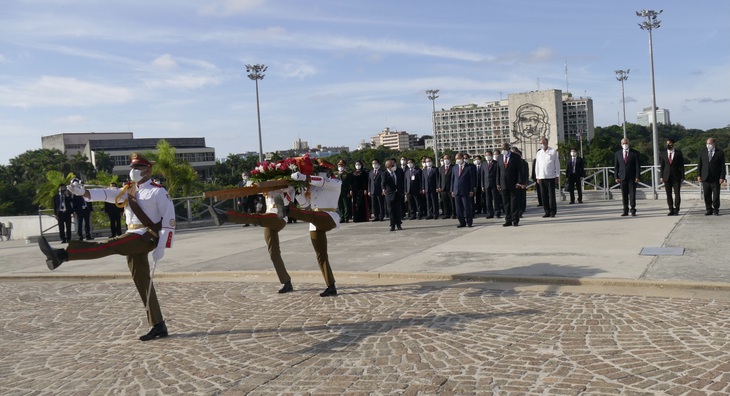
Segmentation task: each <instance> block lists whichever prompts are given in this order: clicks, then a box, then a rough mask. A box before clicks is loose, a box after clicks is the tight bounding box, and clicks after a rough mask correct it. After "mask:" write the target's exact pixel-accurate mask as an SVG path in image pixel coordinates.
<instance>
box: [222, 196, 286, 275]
mask: <svg viewBox="0 0 730 396" xmlns="http://www.w3.org/2000/svg"><path fill="white" fill-rule="evenodd" d="M226 213H227V214H228V221H230V222H231V223H236V224H255V225H258V226H261V227H263V229H264V241H266V247H267V248H268V249H269V257H270V258H271V263H272V264H274V270H275V271H276V276H277V277H278V278H279V282H281V283H282V284H284V283H286V282H289V281H291V276H289V273H288V272H287V271H286V266H285V265H284V259H282V258H281V248H280V246H279V231H281V230H283V229H284V227H286V221H284V219H280V218H279V217H278V216H277V215H276V214H275V213H266V214H249V213H240V212H236V211H233V210H229V211H227V212H226Z"/></svg>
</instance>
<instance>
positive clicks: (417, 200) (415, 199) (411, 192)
mask: <svg viewBox="0 0 730 396" xmlns="http://www.w3.org/2000/svg"><path fill="white" fill-rule="evenodd" d="M404 179H405V180H404V186H403V188H404V191H405V194H406V204H407V205H408V217H407V218H408V220H415V219H418V220H421V210H422V208H421V198H422V197H423V195H421V190H422V188H421V180H422V179H423V175H422V174H421V170H420V169H418V167H416V164H415V162H414V161H413V160H412V159H409V160H408V162H406V171H405V173H404Z"/></svg>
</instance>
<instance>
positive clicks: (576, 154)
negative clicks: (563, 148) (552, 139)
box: [570, 151, 578, 157]
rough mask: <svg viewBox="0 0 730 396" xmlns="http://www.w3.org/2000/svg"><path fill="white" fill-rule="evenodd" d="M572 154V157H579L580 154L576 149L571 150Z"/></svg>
mask: <svg viewBox="0 0 730 396" xmlns="http://www.w3.org/2000/svg"><path fill="white" fill-rule="evenodd" d="M570 156H571V157H577V156H578V153H576V152H575V151H571V152H570Z"/></svg>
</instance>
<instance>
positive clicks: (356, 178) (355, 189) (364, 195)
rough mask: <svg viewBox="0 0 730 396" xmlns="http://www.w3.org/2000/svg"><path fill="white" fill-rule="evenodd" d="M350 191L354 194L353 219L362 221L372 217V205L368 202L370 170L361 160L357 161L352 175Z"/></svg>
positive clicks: (357, 221) (358, 221) (355, 221)
mask: <svg viewBox="0 0 730 396" xmlns="http://www.w3.org/2000/svg"><path fill="white" fill-rule="evenodd" d="M350 179H351V180H350V191H351V195H352V221H353V222H354V223H362V222H365V221H368V220H369V219H370V210H369V208H370V205H369V203H368V201H369V199H368V181H369V177H368V171H367V170H366V169H365V166H364V165H363V162H362V161H361V160H357V161H355V170H354V171H353V172H352V175H351V176H350Z"/></svg>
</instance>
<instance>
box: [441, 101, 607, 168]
mask: <svg viewBox="0 0 730 396" xmlns="http://www.w3.org/2000/svg"><path fill="white" fill-rule="evenodd" d="M434 122H435V125H434V130H435V132H436V145H437V146H438V147H437V148H438V149H439V150H453V151H462V152H466V153H469V154H472V155H474V154H484V151H485V150H487V149H494V148H499V147H501V146H502V143H505V142H507V143H510V144H512V145H513V146H516V147H518V148H520V150H522V153H523V156H524V157H525V158H526V159H528V160H531V159H532V158H533V157H534V153H535V152H537V150H538V148H539V140H540V138H542V137H547V138H548V140H549V141H550V142H551V145H552V146H553V147H556V146H557V143H558V142H563V141H565V140H566V138H572V139H576V136H577V134H578V133H580V134H581V138H585V139H588V140H590V139H592V138H593V134H594V129H595V127H594V123H593V100H592V99H590V98H580V99H574V98H573V97H572V95H570V94H563V93H562V91H560V90H557V89H552V90H545V91H532V92H525V93H517V94H510V95H509V96H508V99H507V100H499V101H494V102H488V103H486V104H485V105H481V106H480V105H476V104H469V105H461V106H454V107H452V108H451V109H449V110H445V109H442V110H440V111H436V114H435V116H434Z"/></svg>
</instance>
